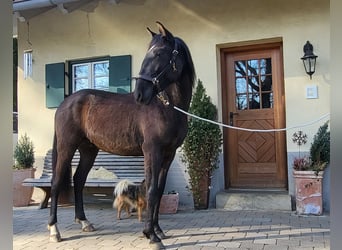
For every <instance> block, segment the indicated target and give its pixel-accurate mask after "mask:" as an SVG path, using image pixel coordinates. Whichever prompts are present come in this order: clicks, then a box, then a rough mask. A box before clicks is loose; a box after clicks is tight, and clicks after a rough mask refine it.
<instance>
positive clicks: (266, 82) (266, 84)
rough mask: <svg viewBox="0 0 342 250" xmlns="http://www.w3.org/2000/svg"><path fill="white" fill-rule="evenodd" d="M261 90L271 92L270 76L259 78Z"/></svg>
mask: <svg viewBox="0 0 342 250" xmlns="http://www.w3.org/2000/svg"><path fill="white" fill-rule="evenodd" d="M261 90H262V91H272V76H265V77H261Z"/></svg>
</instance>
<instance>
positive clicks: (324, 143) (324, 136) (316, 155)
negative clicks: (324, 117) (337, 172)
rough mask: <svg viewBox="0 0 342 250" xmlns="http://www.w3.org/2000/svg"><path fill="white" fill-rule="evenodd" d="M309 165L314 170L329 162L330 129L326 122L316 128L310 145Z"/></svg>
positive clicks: (320, 168)
mask: <svg viewBox="0 0 342 250" xmlns="http://www.w3.org/2000/svg"><path fill="white" fill-rule="evenodd" d="M310 159H311V167H312V169H313V170H314V171H321V170H324V169H325V168H326V166H327V165H328V164H329V162H330V131H329V130H328V122H326V123H324V124H323V125H322V126H320V127H319V128H318V131H317V133H316V134H315V136H314V138H313V142H312V143H311V147H310Z"/></svg>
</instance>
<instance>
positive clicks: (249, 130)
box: [173, 106, 330, 133]
mask: <svg viewBox="0 0 342 250" xmlns="http://www.w3.org/2000/svg"><path fill="white" fill-rule="evenodd" d="M173 108H174V109H176V110H178V111H179V112H181V113H183V114H186V115H188V116H191V117H194V118H197V119H199V120H202V121H206V122H209V123H213V124H216V125H218V126H221V127H225V128H231V129H236V130H243V131H248V132H261V133H264V132H281V131H287V130H291V129H295V128H302V127H307V126H310V125H312V124H315V123H316V122H319V121H320V120H323V119H325V118H327V117H329V116H330V114H329V113H328V114H325V115H323V116H321V117H319V118H318V119H316V120H313V121H310V122H307V123H303V124H300V125H296V126H291V127H288V128H277V129H264V130H263V129H249V128H240V127H235V126H230V125H227V124H223V123H220V122H215V121H212V120H209V119H206V118H202V117H199V116H197V115H194V114H190V113H188V112H186V111H184V110H182V109H180V108H178V107H176V106H173Z"/></svg>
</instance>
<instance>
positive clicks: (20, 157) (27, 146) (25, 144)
mask: <svg viewBox="0 0 342 250" xmlns="http://www.w3.org/2000/svg"><path fill="white" fill-rule="evenodd" d="M14 160H15V165H14V168H15V169H25V168H31V167H33V163H34V161H35V160H34V146H33V142H32V141H31V140H30V138H29V137H28V136H27V134H25V135H22V136H21V137H20V139H19V141H18V143H17V145H16V146H15V150H14Z"/></svg>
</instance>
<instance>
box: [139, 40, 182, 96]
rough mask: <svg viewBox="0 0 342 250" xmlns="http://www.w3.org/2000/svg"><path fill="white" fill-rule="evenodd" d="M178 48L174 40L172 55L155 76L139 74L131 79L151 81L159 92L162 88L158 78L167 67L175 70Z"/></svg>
mask: <svg viewBox="0 0 342 250" xmlns="http://www.w3.org/2000/svg"><path fill="white" fill-rule="evenodd" d="M178 53H179V52H178V50H177V42H176V41H175V47H174V49H173V51H172V57H171V59H170V62H169V64H167V65H166V66H165V67H164V69H163V70H162V71H161V72H160V73H159V74H158V75H157V76H156V77H151V76H150V75H141V74H139V75H138V76H136V77H133V79H136V80H137V79H143V80H145V81H148V82H151V83H152V84H153V86H154V88H155V89H156V90H157V94H159V93H160V92H162V91H163V90H164V89H162V88H161V87H160V84H159V80H160V77H161V76H163V75H164V74H165V73H166V71H167V70H168V68H169V67H171V69H172V72H176V71H177V67H176V58H177V55H178Z"/></svg>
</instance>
